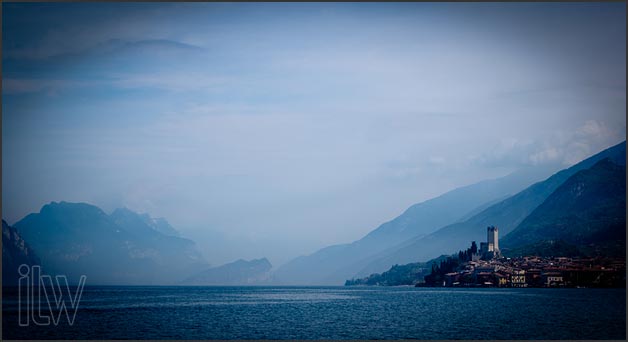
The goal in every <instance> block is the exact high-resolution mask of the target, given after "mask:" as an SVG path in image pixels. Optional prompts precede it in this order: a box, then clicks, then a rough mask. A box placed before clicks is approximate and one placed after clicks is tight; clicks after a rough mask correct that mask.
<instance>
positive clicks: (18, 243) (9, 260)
mask: <svg viewBox="0 0 628 342" xmlns="http://www.w3.org/2000/svg"><path fill="white" fill-rule="evenodd" d="M22 264H26V265H29V266H33V265H40V264H41V262H40V260H39V258H38V257H37V255H35V253H34V252H33V250H32V249H31V248H30V246H29V245H28V243H26V242H25V241H24V239H23V238H22V236H21V235H20V234H19V233H18V232H17V230H16V229H15V228H13V227H11V226H9V225H8V224H7V223H6V222H5V221H4V220H2V285H17V284H18V279H19V277H20V275H19V273H18V268H19V267H20V265H22Z"/></svg>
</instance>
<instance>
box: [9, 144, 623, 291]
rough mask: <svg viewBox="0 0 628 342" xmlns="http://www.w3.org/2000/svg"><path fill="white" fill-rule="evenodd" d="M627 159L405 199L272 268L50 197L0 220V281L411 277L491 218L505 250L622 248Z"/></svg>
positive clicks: (474, 236)
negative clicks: (372, 225)
mask: <svg viewBox="0 0 628 342" xmlns="http://www.w3.org/2000/svg"><path fill="white" fill-rule="evenodd" d="M625 165H626V142H625V141H624V142H622V143H620V144H618V145H616V146H613V147H611V148H608V149H606V150H604V151H602V152H600V153H598V154H596V155H594V156H592V157H590V158H588V159H586V160H583V161H582V162H580V163H578V164H576V165H574V166H572V167H570V168H567V169H565V170H562V171H560V172H557V173H555V174H553V175H552V176H550V177H549V178H546V179H545V180H543V181H540V182H536V183H534V182H535V181H538V180H539V179H543V178H545V177H546V176H547V175H549V174H550V172H549V171H548V170H543V169H535V168H532V169H527V170H524V171H520V172H517V173H513V174H511V175H509V176H506V177H502V178H499V179H495V180H488V181H483V182H479V183H476V184H473V185H469V186H466V187H462V188H458V189H455V190H453V191H450V192H447V193H445V194H443V195H441V196H438V197H436V198H434V199H431V200H428V201H425V202H421V203H418V204H415V205H413V206H411V207H410V208H408V209H407V210H406V211H405V212H404V213H402V214H401V215H400V216H399V217H397V218H395V219H393V220H391V221H389V222H386V223H384V224H382V225H381V226H379V227H378V228H377V229H375V230H373V231H371V232H370V233H369V234H367V235H366V236H365V237H363V238H362V239H360V240H357V241H355V242H353V243H350V244H343V245H334V246H330V247H326V248H323V249H321V250H319V251H317V252H315V253H313V254H311V255H308V256H301V257H298V258H296V259H294V260H292V261H290V262H288V263H287V264H285V265H283V266H281V267H280V268H279V269H278V270H276V271H275V272H271V269H272V265H271V264H270V262H269V261H268V260H267V259H265V258H262V259H257V260H251V261H245V260H238V261H235V262H232V263H229V264H226V265H222V266H219V267H211V268H210V265H209V264H208V263H207V262H206V261H205V260H204V259H203V258H202V256H201V254H200V253H199V251H198V250H197V248H196V245H195V244H194V242H192V241H190V240H188V239H185V238H183V237H181V236H180V234H179V233H178V232H177V231H176V229H174V228H173V227H172V226H171V225H170V224H169V223H168V222H167V221H166V220H165V219H163V218H152V217H151V216H150V215H148V214H138V213H135V212H133V211H131V210H129V209H126V208H120V209H116V210H114V211H113V212H112V213H111V214H106V213H105V212H103V211H102V210H101V209H99V208H98V207H96V206H93V205H90V204H86V203H68V202H60V203H57V202H52V203H50V204H47V205H44V206H43V207H42V208H41V210H40V212H39V213H33V214H30V215H27V216H26V217H24V218H23V219H22V220H20V221H19V222H17V223H15V224H14V225H13V227H10V226H9V225H7V224H6V223H5V222H3V227H2V230H3V250H2V253H3V281H4V280H6V281H5V282H4V283H5V284H9V283H11V282H15V281H16V280H17V267H18V266H19V264H21V263H25V264H29V265H33V264H40V265H42V267H43V269H44V270H45V272H47V273H49V274H66V275H68V276H69V279H70V280H72V279H75V280H76V279H78V278H79V277H80V276H81V275H87V277H88V283H89V284H92V285H96V284H143V285H151V284H154V285H161V284H164V285H165V284H195V285H252V284H270V283H272V284H287V285H326V284H328V285H342V284H343V283H344V282H345V280H347V279H352V278H364V277H367V276H369V275H371V274H374V273H381V272H383V271H385V270H388V269H390V268H391V266H393V265H403V264H409V263H415V264H414V265H411V266H409V267H406V268H396V269H394V270H393V271H392V273H389V274H388V275H389V276H391V277H393V278H395V277H398V275H400V274H402V273H404V272H406V271H408V272H419V271H420V270H419V269H421V268H425V265H426V264H425V263H424V261H427V260H433V259H434V258H436V257H438V256H440V255H447V254H449V253H451V252H452V251H456V250H462V249H464V248H466V247H467V246H468V244H469V243H470V241H478V242H480V241H484V240H485V238H486V230H485V229H486V227H487V226H489V225H495V226H498V227H499V232H500V238H501V246H502V248H503V249H504V252H505V253H506V252H507V253H511V254H512V255H514V254H517V253H519V254H521V253H536V252H538V253H550V254H552V253H562V254H565V255H578V254H583V253H585V254H587V253H588V254H596V255H623V253H624V251H625V240H626V233H625V224H626V221H625V213H626V183H625V174H626V169H625ZM532 183H534V184H532ZM530 184H532V185H530ZM421 272H422V271H421ZM406 273H407V272H406ZM377 279H379V278H376V277H374V278H371V279H370V280H369V281H374V282H377V281H379V280H377Z"/></svg>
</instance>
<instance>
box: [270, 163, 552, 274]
mask: <svg viewBox="0 0 628 342" xmlns="http://www.w3.org/2000/svg"><path fill="white" fill-rule="evenodd" d="M550 173H551V171H549V170H546V169H541V168H530V169H525V170H522V171H519V172H515V173H513V174H510V175H508V176H505V177H502V178H499V179H494V180H487V181H483V182H479V183H476V184H473V185H469V186H465V187H461V188H458V189H455V190H452V191H449V192H447V193H445V194H443V195H441V196H438V197H436V198H433V199H430V200H428V201H425V202H421V203H418V204H415V205H413V206H411V207H410V208H408V209H407V210H406V211H405V212H404V213H403V214H401V215H400V216H398V217H397V218H395V219H393V220H391V221H389V222H386V223H384V224H382V225H381V226H379V227H378V228H377V229H375V230H373V231H371V232H370V233H369V234H367V235H366V236H365V237H363V238H362V239H360V240H357V241H355V242H353V243H350V244H342V245H333V246H329V247H325V248H323V249H321V250H319V251H317V252H315V253H313V254H311V255H307V256H300V257H298V258H295V259H293V260H291V261H290V262H288V263H286V264H284V265H282V266H281V267H279V269H278V270H277V271H276V272H275V277H276V278H277V281H278V282H280V283H284V284H299V285H307V284H342V283H343V282H344V281H345V280H346V279H348V278H350V277H351V276H353V275H354V274H355V273H356V272H357V271H359V270H360V269H362V268H363V267H364V266H365V265H367V264H368V262H370V261H371V259H372V258H373V257H374V256H376V255H378V253H381V252H382V251H385V250H386V249H387V248H390V247H392V246H395V245H398V244H399V243H402V242H404V241H407V240H408V239H411V238H413V237H417V236H424V235H426V234H429V233H431V232H433V231H435V230H436V229H438V228H440V227H442V226H444V225H447V224H450V223H453V222H456V221H457V220H459V219H461V218H463V217H464V216H465V215H469V213H470V212H473V211H477V210H478V207H481V206H482V205H486V203H490V202H493V201H495V200H497V199H500V198H504V197H505V196H507V195H510V194H513V193H516V192H518V191H520V190H521V189H523V188H525V187H526V186H528V185H530V184H531V183H533V182H535V181H537V180H539V179H542V178H543V177H546V176H547V175H548V174H550Z"/></svg>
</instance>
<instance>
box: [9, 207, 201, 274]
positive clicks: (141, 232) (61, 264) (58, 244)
mask: <svg viewBox="0 0 628 342" xmlns="http://www.w3.org/2000/svg"><path fill="white" fill-rule="evenodd" d="M14 227H15V228H16V229H17V231H18V232H19V233H20V234H21V235H22V237H23V238H24V240H26V241H28V242H29V243H30V245H31V247H32V249H33V250H34V251H35V252H36V253H37V254H38V255H39V257H40V258H41V263H42V266H43V268H44V269H46V270H47V271H48V272H51V273H55V274H66V275H68V276H69V279H70V280H72V279H78V278H79V277H80V275H87V279H88V282H89V283H90V284H93V285H95V284H172V283H175V282H179V281H180V280H181V279H183V278H185V277H188V276H190V275H192V274H195V273H197V272H199V271H201V270H203V269H206V268H207V267H208V264H207V262H206V261H205V260H203V258H202V256H201V254H200V253H199V252H198V250H197V249H196V246H195V244H194V243H193V242H192V241H190V240H187V239H184V238H181V237H177V236H175V235H177V234H178V233H176V231H175V230H174V229H173V228H172V227H170V226H169V224H167V222H166V221H165V220H154V219H152V218H150V216H147V215H140V214H137V213H135V212H132V211H130V210H128V209H117V210H115V211H114V212H113V213H112V214H111V215H107V214H106V213H104V212H103V211H102V210H101V209H99V208H98V207H96V206H93V205H90V204H86V203H68V202H61V203H57V202H52V203H50V204H47V205H45V206H43V207H42V208H41V210H40V212H39V213H35V214H30V215H28V216H26V217H25V218H23V219H22V220H20V221H19V222H17V223H15V225H14ZM164 232H166V233H168V234H170V235H166V234H164Z"/></svg>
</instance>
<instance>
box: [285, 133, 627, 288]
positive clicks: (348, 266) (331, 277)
mask: <svg viewBox="0 0 628 342" xmlns="http://www.w3.org/2000/svg"><path fill="white" fill-rule="evenodd" d="M605 158H609V160H611V161H612V162H614V163H615V164H618V165H625V164H626V142H625V141H624V142H622V143H620V144H618V145H615V146H613V147H611V148H608V149H606V150H604V151H602V152H600V153H598V154H596V155H594V156H592V157H590V158H588V159H586V160H583V161H582V162H580V163H578V164H576V165H574V166H572V167H570V168H568V169H565V170H562V171H560V172H557V173H556V174H554V175H552V176H551V177H549V178H547V179H546V180H544V181H541V182H537V183H535V184H532V185H530V186H528V187H527V188H526V185H529V184H530V183H532V181H530V183H528V184H526V185H522V183H524V182H522V181H521V180H519V183H518V185H519V186H520V189H519V190H522V191H514V192H513V193H514V195H512V196H506V198H504V194H508V192H507V191H505V189H503V188H502V191H503V192H501V193H499V192H492V193H491V194H492V198H491V196H486V197H480V196H477V197H475V198H476V199H479V198H482V199H483V200H484V201H480V200H477V201H475V202H474V203H475V206H477V207H476V208H473V207H472V205H468V206H466V207H462V206H461V207H458V208H461V209H462V208H464V209H467V210H468V211H470V212H468V213H467V212H464V210H455V208H456V207H455V206H452V210H451V211H450V212H447V211H446V209H444V210H443V211H440V212H439V211H436V210H433V208H432V206H434V203H438V204H442V205H443V207H444V208H447V203H448V202H452V201H455V200H459V196H460V193H461V192H462V191H463V189H465V188H462V189H457V190H454V191H452V192H449V193H447V194H445V195H443V196H441V197H439V198H436V199H434V200H430V201H426V202H423V203H420V204H417V205H415V206H413V207H412V208H411V209H414V210H410V209H409V210H408V211H406V212H405V213H404V214H402V215H401V216H399V217H398V218H396V219H394V220H392V221H391V222H389V223H387V224H384V225H382V226H381V227H380V228H378V229H377V230H375V231H373V232H371V233H370V234H369V235H367V237H365V238H363V239H362V240H358V241H356V242H354V243H353V244H350V245H337V246H331V247H327V248H324V249H322V250H320V251H318V252H316V253H314V254H312V255H310V256H305V257H299V258H296V259H294V260H293V261H291V262H289V263H287V264H286V265H285V266H283V267H281V268H279V270H278V271H277V273H276V276H277V278H278V279H281V280H286V279H292V282H291V283H295V284H303V283H306V284H308V283H310V284H330V285H332V284H333V285H340V284H342V283H343V282H344V281H345V280H346V279H351V278H362V277H365V276H368V275H370V274H373V273H380V272H383V271H385V270H387V269H389V268H390V267H391V266H392V265H396V264H408V263H412V262H420V261H427V260H430V259H433V258H435V257H438V256H439V255H443V254H448V253H450V252H451V251H456V250H461V249H464V248H465V247H466V246H467V245H468V243H469V241H484V239H485V238H486V231H485V229H486V227H487V226H489V225H496V226H498V227H499V229H500V234H501V235H500V236H501V237H503V236H505V235H506V234H508V233H509V232H510V231H512V230H513V229H514V228H515V227H517V226H518V225H519V224H520V223H522V222H523V221H524V220H525V219H526V217H528V215H530V214H531V213H532V212H533V211H534V209H536V208H537V207H538V206H539V205H540V204H541V203H543V202H544V201H545V200H546V199H547V198H548V197H549V196H550V195H551V194H552V193H553V192H554V191H555V190H556V189H558V188H559V187H560V186H561V185H562V184H563V183H564V182H565V181H566V180H567V179H568V178H569V177H571V176H572V175H574V174H576V173H577V172H578V171H581V170H585V169H588V168H590V167H592V166H593V165H594V164H595V163H597V162H598V161H600V160H602V159H605ZM515 176H516V175H513V176H512V177H511V179H512V178H517V177H515ZM519 177H521V176H520V175H519ZM519 179H520V178H519ZM529 179H530V178H526V180H529ZM500 181H501V182H502V183H503V182H505V179H502V180H496V181H493V182H500ZM486 184H487V183H485V182H482V183H478V184H475V185H472V186H470V187H467V188H466V189H465V190H466V191H468V193H469V196H468V197H466V198H467V199H468V200H469V201H471V202H473V198H474V196H473V194H475V193H476V192H475V191H477V190H478V189H481V188H482V186H483V185H484V186H486ZM489 184H490V183H489ZM493 184H494V183H493ZM500 185H501V186H503V185H504V184H500ZM514 188H516V187H514ZM524 188H525V189H524ZM511 189H513V187H510V188H509V190H511ZM624 189H625V188H624ZM624 192H625V190H624ZM460 201H461V202H465V201H464V200H460ZM423 207H425V208H426V210H425V211H421V210H419V208H423ZM432 212H437V213H438V214H439V216H441V218H440V220H441V221H430V220H429V219H427V217H431V215H430V214H431V213H432ZM415 213H416V216H414V215H412V214H415ZM443 220H444V221H447V220H448V221H449V222H446V223H445V224H443ZM426 221H427V222H433V223H434V224H442V226H440V227H434V226H430V225H429V224H425V222H426ZM399 223H405V224H406V226H405V227H404V228H403V229H388V230H383V229H382V227H385V226H387V225H391V226H393V227H394V226H395V225H398V224H399ZM380 229H382V230H383V231H382V232H381V233H377V231H378V230H380ZM404 230H409V231H413V232H414V234H415V236H414V237H412V236H411V234H406V235H405V236H402V234H399V232H400V231H404ZM384 232H386V233H390V234H392V235H396V238H389V237H386V238H381V236H382V235H386V234H384ZM408 236H410V238H408ZM377 237H380V238H379V239H377ZM404 237H405V238H406V239H405V240H404ZM369 239H370V241H369V243H366V242H365V241H364V240H366V241H368V240H369ZM399 240H401V242H399ZM380 241H381V243H380ZM393 241H394V242H397V243H391V242H393ZM362 246H363V247H362ZM372 246H376V247H373V248H370V247H372ZM365 249H366V251H364V250H365ZM321 270H323V271H322V272H321ZM303 274H306V276H304V275H303ZM291 277H293V278H291Z"/></svg>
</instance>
